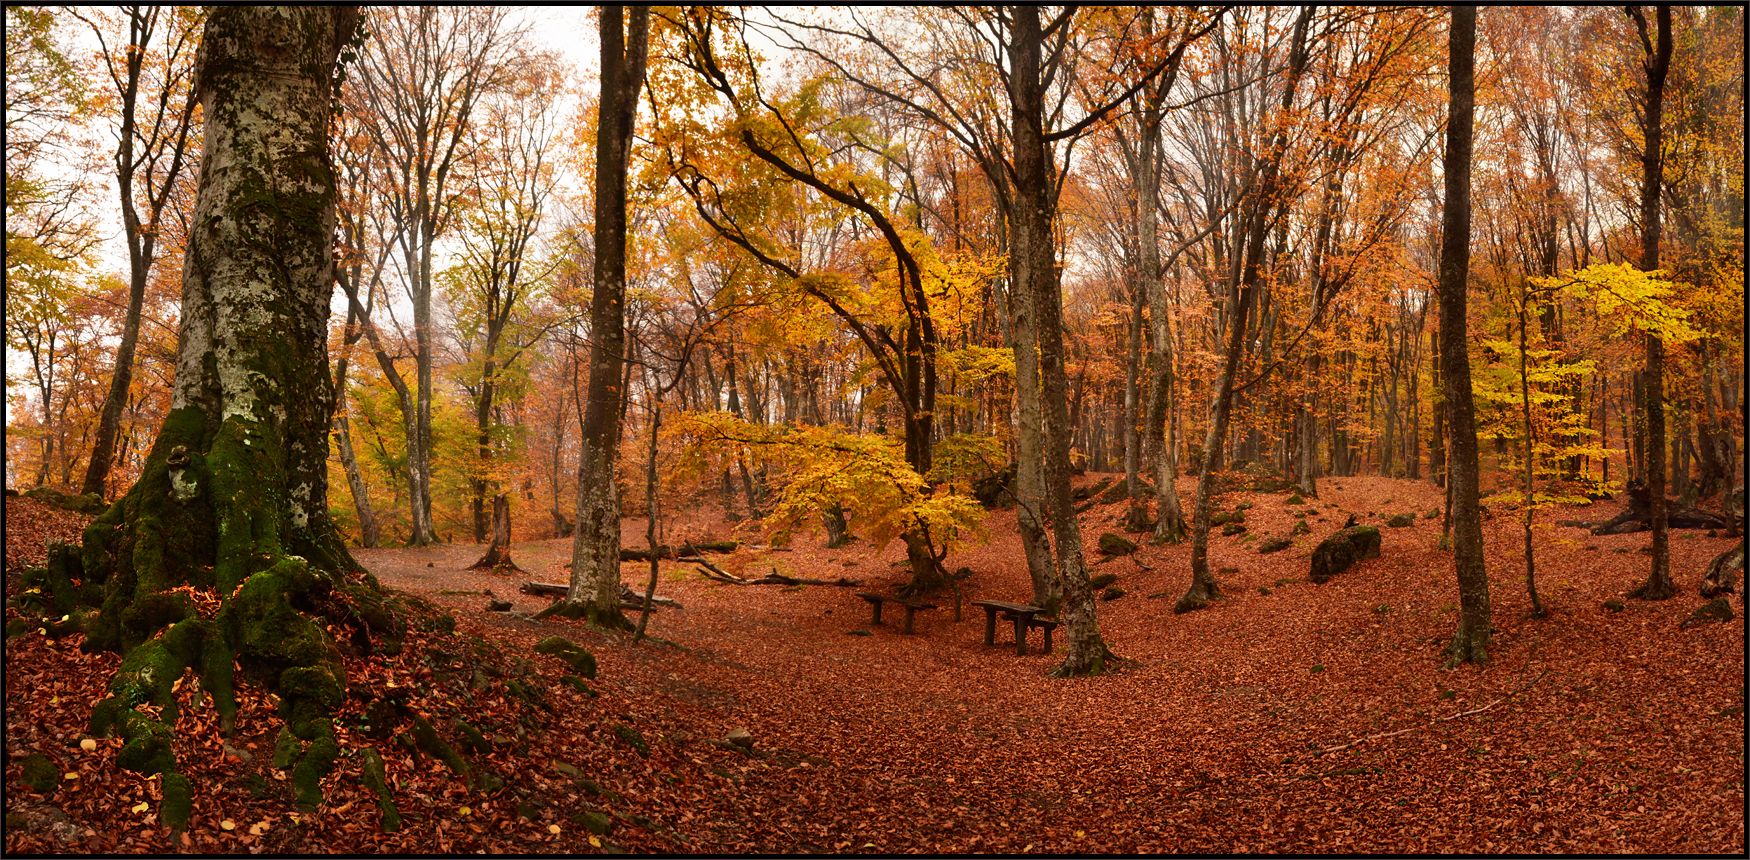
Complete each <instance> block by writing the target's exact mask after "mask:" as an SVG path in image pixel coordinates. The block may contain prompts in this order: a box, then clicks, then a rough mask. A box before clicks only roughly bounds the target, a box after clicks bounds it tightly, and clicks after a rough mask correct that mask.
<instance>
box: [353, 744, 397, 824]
mask: <svg viewBox="0 0 1750 860" xmlns="http://www.w3.org/2000/svg"><path fill="white" fill-rule="evenodd" d="M359 779H360V781H362V782H363V783H364V784H365V787H366V788H368V789H370V790H371V793H372V794H373V795H375V796H376V798H377V809H378V811H380V812H381V813H382V814H383V832H384V833H394V832H395V831H397V830H400V829H401V812H400V810H398V809H396V808H395V798H394V796H393V795H391V794H390V793H389V778H388V776H387V775H386V774H385V773H384V772H383V757H382V756H381V755H378V754H377V751H376V750H375V749H373V748H371V747H366V748H364V749H362V750H359Z"/></svg>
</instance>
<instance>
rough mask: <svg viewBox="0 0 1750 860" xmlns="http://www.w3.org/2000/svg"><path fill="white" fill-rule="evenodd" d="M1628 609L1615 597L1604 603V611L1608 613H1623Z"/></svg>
mask: <svg viewBox="0 0 1750 860" xmlns="http://www.w3.org/2000/svg"><path fill="white" fill-rule="evenodd" d="M1627 608H1628V606H1627V605H1626V604H1624V603H1623V602H1622V601H1620V600H1617V599H1616V598H1614V597H1612V598H1610V599H1609V600H1606V601H1604V611H1606V612H1621V611H1623V610H1624V609H1627Z"/></svg>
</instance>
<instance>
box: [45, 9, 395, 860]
mask: <svg viewBox="0 0 1750 860" xmlns="http://www.w3.org/2000/svg"><path fill="white" fill-rule="evenodd" d="M357 21H358V10H357V7H350V6H349V7H322V6H299V7H266V6H226V7H220V8H217V9H215V10H213V11H212V13H211V15H210V16H209V17H208V19H207V22H206V27H205V33H204V37H203V41H202V47H201V61H200V64H199V72H198V75H197V79H196V84H195V90H196V93H197V95H198V97H199V99H200V101H201V106H202V110H203V112H204V114H205V117H206V142H205V146H204V152H203V156H202V162H201V170H200V182H199V191H198V197H197V202H196V206H195V219H194V229H193V232H192V234H191V235H190V237H189V248H188V250H187V253H186V263H185V266H184V270H183V300H182V316H181V324H180V326H181V327H180V332H179V339H178V342H179V347H178V348H179V365H178V368H177V374H176V381H175V388H174V399H173V402H172V405H173V408H172V409H171V411H170V413H169V415H168V416H167V417H166V419H165V421H164V424H163V426H162V427H161V428H160V430H159V434H158V438H157V442H156V443H155V444H154V445H153V448H152V452H151V454H150V456H149V457H148V458H147V462H146V466H145V469H144V472H143V473H142V475H141V478H140V480H139V482H138V483H136V484H135V485H134V486H133V487H132V488H131V489H130V490H128V492H127V493H126V494H125V495H124V496H123V497H122V498H121V500H120V501H118V502H116V503H115V504H114V505H112V506H111V507H110V508H109V509H108V510H107V511H106V512H105V513H104V514H103V515H102V516H100V517H98V518H97V519H96V521H94V522H93V523H92V524H91V525H90V526H89V527H88V528H87V529H86V530H85V533H84V543H83V547H82V548H73V547H66V546H59V547H57V548H56V549H55V550H54V551H53V552H52V553H51V557H50V560H49V565H48V567H47V568H46V569H42V570H39V571H37V572H35V573H34V574H33V578H34V579H35V580H36V583H37V585H38V587H40V588H41V589H42V591H43V593H44V594H46V595H47V598H46V599H47V600H48V601H49V602H50V603H52V604H53V605H54V606H55V607H56V611H60V612H66V613H70V614H71V613H76V614H75V615H74V617H73V618H72V619H70V622H71V623H73V624H75V625H77V627H78V628H79V629H82V630H83V631H84V633H85V636H86V641H85V646H84V647H85V648H86V649H88V650H114V651H120V652H121V653H122V654H123V658H122V661H121V666H120V668H119V669H118V670H117V672H116V676H115V678H114V680H113V681H112V682H111V684H110V687H109V689H110V696H109V697H108V698H106V699H104V700H103V701H102V702H101V703H99V704H98V705H97V707H96V710H95V712H94V713H93V716H92V730H93V732H94V733H95V734H99V735H104V734H116V735H120V736H121V737H122V738H123V739H124V740H125V742H126V743H125V745H124V746H123V747H122V748H121V751H120V753H119V755H118V758H117V760H118V761H119V763H120V764H121V765H122V766H123V767H125V768H128V769H131V770H135V771H138V772H141V773H144V774H161V775H162V777H163V778H162V781H161V783H160V784H161V786H162V792H163V801H162V805H161V808H160V816H161V818H162V820H163V821H164V822H165V823H167V824H169V825H170V826H171V827H172V828H175V829H181V828H182V827H184V826H185V825H186V824H187V822H188V817H189V813H190V808H189V804H190V796H189V795H190V786H189V783H188V780H187V779H186V778H185V777H184V776H182V775H181V774H179V773H178V772H177V763H176V757H175V754H174V753H173V751H172V734H173V732H174V728H175V725H176V721H177V712H176V707H175V704H176V696H175V692H174V688H175V686H176V684H177V682H178V681H179V679H181V678H182V675H183V670H184V668H185V667H187V668H192V669H193V670H194V671H195V673H196V674H197V675H198V676H199V678H200V683H201V684H202V686H203V687H204V688H205V689H206V691H207V692H208V693H209V694H211V695H212V697H213V701H214V705H215V707H216V708H217V709H218V714H219V718H220V726H221V728H222V729H223V730H224V731H225V732H227V733H229V732H230V731H231V730H232V728H233V725H234V722H235V720H236V718H237V702H236V697H235V695H234V694H233V689H234V687H233V684H234V678H233V667H234V666H238V667H241V669H242V671H243V673H244V678H245V679H248V680H253V681H256V682H259V683H262V684H263V685H265V686H267V687H268V688H270V689H271V690H273V691H274V692H275V693H276V694H277V695H278V697H279V700H278V701H279V715H280V717H281V718H282V719H283V720H284V721H285V727H284V728H283V729H282V733H281V737H280V747H281V749H282V754H283V755H284V756H285V757H286V758H287V759H288V760H289V761H290V762H291V773H292V785H293V788H294V795H295V798H296V800H297V802H298V804H299V805H300V806H301V807H303V808H306V809H313V808H314V807H315V806H316V805H317V804H318V803H319V802H320V800H321V780H322V777H323V775H324V774H326V773H327V772H328V771H329V769H330V768H332V766H333V764H334V762H335V759H336V758H337V757H338V755H339V752H340V750H339V748H338V745H337V743H336V740H335V735H334V728H333V723H332V716H333V714H334V713H335V712H336V711H337V710H338V709H339V707H340V706H341V704H342V702H343V700H344V697H345V690H344V684H345V676H344V673H343V671H342V668H341V663H340V656H339V652H338V651H337V650H336V646H335V643H334V642H332V641H331V640H330V638H329V636H328V634H327V633H326V632H324V629H323V626H322V623H320V622H319V621H318V620H317V619H316V618H314V617H312V614H311V613H317V614H320V615H322V616H325V617H326V620H328V621H330V622H332V623H336V624H340V625H343V626H349V627H355V628H356V629H358V630H359V632H360V633H362V634H364V636H363V641H364V642H366V643H368V642H369V641H370V640H371V638H372V634H375V633H382V634H384V635H389V636H393V635H397V633H398V631H396V630H395V629H394V628H395V623H394V616H393V614H391V613H388V612H386V611H384V608H383V600H384V597H383V595H382V594H381V593H380V592H379V591H378V589H377V587H376V584H375V580H374V579H372V578H371V577H370V575H369V574H367V573H365V572H363V571H362V570H361V569H359V567H358V565H357V564H356V563H354V561H353V560H352V558H351V557H350V556H349V555H348V553H347V550H346V549H345V547H344V546H343V544H342V542H341V536H340V534H339V533H338V532H337V531H336V529H335V527H334V524H333V522H332V521H331V520H330V519H329V516H328V496H327V486H328V484H327V476H328V464H327V460H328V440H327V435H328V426H329V413H330V411H331V409H332V407H333V391H332V389H331V387H330V379H329V375H328V361H327V358H328V355H327V320H328V311H329V297H330V294H331V291H332V287H333V283H334V281H333V271H332V268H333V259H332V255H331V251H332V245H333V238H334V223H335V216H334V198H335V188H334V182H335V180H334V176H335V172H334V168H333V165H332V164H331V162H330V158H329V144H328V134H329V125H330V121H331V118H332V104H333V93H334V84H335V80H334V76H335V69H336V63H337V60H338V59H339V57H340V55H341V54H342V52H343V51H344V50H347V45H348V43H349V41H350V40H351V39H352V38H353V36H354V33H355V26H356V23H357ZM185 585H193V586H196V587H199V588H210V589H212V590H213V592H215V593H216V594H217V595H218V596H219V600H220V603H221V605H220V608H219V610H218V613H217V615H216V616H215V617H206V616H203V615H202V614H200V613H197V612H196V609H195V605H194V602H193V600H192V599H191V596H190V593H189V591H188V590H187V589H186V588H182V589H181V590H179V587H182V586H185ZM81 604H86V605H92V604H94V605H95V609H94V610H92V611H86V610H84V609H82V608H81ZM364 619H370V620H369V621H365V620H364Z"/></svg>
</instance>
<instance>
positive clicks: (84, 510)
mask: <svg viewBox="0 0 1750 860" xmlns="http://www.w3.org/2000/svg"><path fill="white" fill-rule="evenodd" d="M24 497H25V498H27V499H35V500H37V501H39V502H42V503H43V504H45V505H49V506H51V507H56V508H60V509H62V510H66V511H73V512H75V513H81V514H89V515H91V516H97V515H98V514H101V513H103V512H104V511H105V510H108V509H109V505H107V504H105V503H104V501H103V497H102V496H99V495H98V494H96V493H85V494H83V495H81V494H78V493H64V492H61V491H60V490H57V489H55V488H54V487H37V488H36V489H33V490H27V491H25V493H24Z"/></svg>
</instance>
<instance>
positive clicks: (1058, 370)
mask: <svg viewBox="0 0 1750 860" xmlns="http://www.w3.org/2000/svg"><path fill="white" fill-rule="evenodd" d="M1010 14H1011V16H1012V27H1013V31H1012V33H1011V34H1010V37H1011V41H1010V43H1009V46H1008V54H1009V63H1010V66H1011V68H1012V69H1013V71H1012V72H1011V75H1010V81H1009V99H1010V101H1009V105H1010V117H1011V121H1012V122H1013V132H1014V141H1015V144H1014V145H1015V149H1014V168H1015V206H1014V211H1013V212H1012V213H1010V215H1011V219H1010V242H1009V245H1010V266H1009V269H1010V280H1011V283H1012V284H1013V286H1014V297H1013V300H1012V303H1011V305H1010V312H1011V314H1013V317H1014V329H1015V342H1016V350H1015V367H1016V370H1017V373H1016V386H1017V387H1022V386H1036V389H1035V390H1036V391H1037V392H1038V394H1037V395H1036V397H1037V398H1038V399H1037V401H1036V402H1037V403H1038V404H1039V405H1040V406H1041V407H1043V408H1042V409H1041V410H1040V411H1041V414H1042V415H1041V417H1043V418H1044V420H1043V422H1041V423H1042V425H1043V427H1042V428H1041V431H1040V432H1039V433H1037V434H1024V435H1034V438H1035V439H1036V440H1037V441H1036V443H1035V444H1033V445H1024V446H1023V447H1024V448H1030V449H1031V450H1023V451H1022V452H1021V458H1022V460H1023V463H1025V461H1026V460H1027V459H1028V457H1029V455H1031V457H1032V458H1034V462H1038V463H1041V464H1042V468H1041V471H1042V472H1043V477H1044V479H1045V486H1044V487H1042V488H1041V489H1042V490H1043V492H1042V493H1041V495H1042V496H1043V498H1042V499H1040V500H1039V501H1042V502H1043V503H1044V507H1045V510H1044V513H1045V515H1046V517H1047V518H1048V519H1049V522H1050V525H1051V530H1052V537H1053V538H1055V543H1056V547H1055V550H1056V555H1057V559H1056V561H1057V575H1058V582H1059V584H1060V585H1061V587H1062V588H1063V605H1062V607H1061V609H1060V615H1061V616H1062V619H1063V626H1064V629H1065V630H1066V631H1067V632H1068V639H1069V647H1068V648H1066V649H1065V651H1066V653H1065V654H1064V659H1063V663H1062V664H1061V665H1059V666H1058V667H1057V669H1056V670H1054V674H1057V675H1060V676H1064V675H1087V674H1099V673H1100V672H1102V671H1104V670H1105V666H1106V660H1107V659H1108V658H1109V657H1111V656H1112V652H1111V651H1110V650H1108V649H1107V647H1106V642H1105V640H1104V639H1103V638H1101V636H1100V626H1099V621H1098V619H1097V618H1096V617H1095V610H1094V589H1093V587H1092V586H1091V585H1089V583H1088V570H1087V562H1086V560H1085V559H1083V557H1082V536H1081V528H1080V525H1079V524H1078V523H1077V522H1076V517H1075V510H1074V508H1073V506H1072V505H1071V502H1070V486H1069V436H1070V432H1071V430H1072V428H1071V426H1070V422H1069V408H1068V404H1067V400H1066V395H1067V393H1068V392H1067V388H1068V382H1067V380H1066V379H1065V376H1064V367H1063V360H1064V349H1063V316H1062V303H1061V298H1060V294H1059V291H1060V288H1059V284H1058V279H1057V272H1056V263H1057V259H1056V254H1055V253H1054V251H1053V245H1052V236H1051V214H1052V208H1053V207H1052V200H1051V187H1052V182H1051V176H1050V174H1049V170H1048V164H1049V161H1048V154H1047V151H1046V146H1047V144H1046V141H1045V137H1044V121H1045V106H1044V85H1043V83H1042V81H1041V79H1040V63H1041V54H1042V42H1043V34H1042V33H1041V28H1040V22H1039V9H1038V7H1034V6H1015V7H1011V9H1010ZM1023 362H1024V364H1023Z"/></svg>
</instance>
